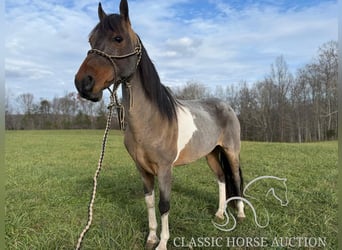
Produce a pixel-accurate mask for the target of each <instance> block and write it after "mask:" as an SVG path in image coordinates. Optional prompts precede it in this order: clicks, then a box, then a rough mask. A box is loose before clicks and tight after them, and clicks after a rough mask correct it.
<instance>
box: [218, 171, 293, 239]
mask: <svg viewBox="0 0 342 250" xmlns="http://www.w3.org/2000/svg"><path fill="white" fill-rule="evenodd" d="M275 181H277V182H278V183H279V185H274V184H276V182H275ZM286 181H287V179H286V178H279V177H276V176H259V177H257V178H255V179H253V180H251V181H250V182H249V183H248V184H247V185H246V186H245V188H244V189H243V197H230V198H228V200H226V203H225V212H224V215H225V217H226V221H225V222H224V223H223V224H219V223H216V222H214V221H213V224H214V226H215V227H216V228H217V229H219V230H221V231H225V232H230V231H232V230H234V229H235V227H236V219H235V218H234V216H233V215H232V213H231V212H230V211H229V212H228V213H229V214H228V213H227V208H228V204H229V203H230V202H232V201H243V202H244V203H245V204H247V205H248V206H249V207H250V208H251V210H252V213H253V215H254V222H255V224H256V225H257V226H258V227H259V228H265V227H267V226H268V225H269V221H270V219H269V215H268V212H267V210H266V208H264V210H265V217H266V222H265V223H264V224H263V225H262V224H261V222H260V221H259V220H258V216H257V212H256V207H255V206H254V205H253V204H255V203H260V201H259V199H257V198H256V197H255V196H252V195H250V194H246V192H247V190H248V189H251V187H253V184H254V185H255V183H259V182H261V183H262V187H263V188H266V191H265V192H264V194H263V195H264V197H265V198H266V197H268V195H269V194H272V195H273V197H274V198H275V199H276V200H277V201H278V202H279V203H280V205H281V206H282V207H285V206H287V205H288V203H289V200H288V198H287V185H286ZM261 193H262V192H261ZM247 198H248V199H247ZM254 201H255V202H254ZM263 202H265V201H263ZM229 215H230V217H231V218H232V219H233V225H232V226H230V227H227V226H228V224H229V223H230V219H229Z"/></svg>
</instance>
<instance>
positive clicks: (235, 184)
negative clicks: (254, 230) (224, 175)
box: [224, 149, 246, 220]
mask: <svg viewBox="0 0 342 250" xmlns="http://www.w3.org/2000/svg"><path fill="white" fill-rule="evenodd" d="M224 153H225V156H226V157H227V159H228V161H229V167H230V170H231V171H230V172H231V175H232V176H231V177H232V178H231V181H232V183H231V184H230V185H231V190H232V192H233V196H239V197H242V189H243V179H242V171H241V168H240V159H239V153H237V152H235V151H232V150H227V149H224ZM226 181H227V180H226ZM236 208H237V218H238V219H240V220H242V219H244V218H245V217H246V215H245V212H244V204H243V202H242V200H238V201H237V202H236Z"/></svg>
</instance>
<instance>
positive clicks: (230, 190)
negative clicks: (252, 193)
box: [219, 149, 243, 205]
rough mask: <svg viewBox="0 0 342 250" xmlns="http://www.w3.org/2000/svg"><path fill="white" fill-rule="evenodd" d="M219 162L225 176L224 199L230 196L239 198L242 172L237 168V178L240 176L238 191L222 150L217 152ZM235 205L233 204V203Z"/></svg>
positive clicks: (241, 186) (241, 189)
mask: <svg viewBox="0 0 342 250" xmlns="http://www.w3.org/2000/svg"><path fill="white" fill-rule="evenodd" d="M219 160H220V164H221V167H222V169H223V172H224V175H225V181H226V199H228V198H229V197H232V196H241V197H242V194H243V193H242V192H243V177H242V171H241V168H240V166H239V176H240V189H239V188H238V186H237V185H236V182H235V180H234V177H233V173H232V169H231V165H230V163H229V160H228V159H227V156H226V154H225V153H224V152H223V149H221V150H220V152H219ZM233 203H234V205H235V202H233Z"/></svg>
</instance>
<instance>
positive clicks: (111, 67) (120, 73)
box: [75, 0, 141, 102]
mask: <svg viewBox="0 0 342 250" xmlns="http://www.w3.org/2000/svg"><path fill="white" fill-rule="evenodd" d="M128 12H129V11H128V4H127V0H121V2H120V14H110V15H107V14H106V13H105V12H104V10H103V9H102V6H101V3H99V6H98V17H99V23H98V24H97V25H96V26H95V28H94V29H93V30H92V31H91V33H90V35H89V43H90V46H91V50H89V51H88V55H87V57H86V58H85V59H84V61H83V63H82V64H81V66H80V68H79V70H78V72H77V74H76V76H75V86H76V88H77V90H78V92H79V94H80V96H81V97H83V98H86V99H88V100H91V101H94V102H96V101H99V100H101V98H102V92H103V90H104V89H106V88H109V87H110V86H111V85H112V84H119V83H120V81H124V80H127V79H129V78H130V77H132V76H133V74H134V73H135V70H136V68H137V65H138V64H139V61H140V57H141V44H140V40H139V38H138V36H137V35H136V34H135V33H134V31H133V29H132V28H131V23H130V20H129V13H128Z"/></svg>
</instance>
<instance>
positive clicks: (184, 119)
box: [174, 107, 197, 162]
mask: <svg viewBox="0 0 342 250" xmlns="http://www.w3.org/2000/svg"><path fill="white" fill-rule="evenodd" d="M177 120H178V138H177V156H176V158H175V160H174V162H175V161H177V159H178V157H179V154H180V152H181V151H182V150H183V149H184V148H185V146H186V144H188V142H189V141H190V139H191V138H192V135H193V134H194V133H195V131H196V130H197V127H196V125H195V122H194V117H193V116H192V114H191V113H190V110H189V109H188V108H186V107H178V108H177Z"/></svg>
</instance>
